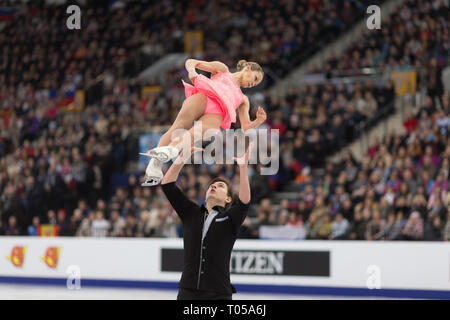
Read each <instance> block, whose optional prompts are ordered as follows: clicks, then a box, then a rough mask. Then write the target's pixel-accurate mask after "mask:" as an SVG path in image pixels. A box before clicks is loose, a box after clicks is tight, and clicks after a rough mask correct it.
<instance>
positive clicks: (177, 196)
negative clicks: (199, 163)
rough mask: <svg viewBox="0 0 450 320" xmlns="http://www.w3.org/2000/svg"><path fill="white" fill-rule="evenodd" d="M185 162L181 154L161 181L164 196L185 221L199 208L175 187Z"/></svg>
mask: <svg viewBox="0 0 450 320" xmlns="http://www.w3.org/2000/svg"><path fill="white" fill-rule="evenodd" d="M183 160H184V159H183V154H182V153H180V155H179V156H178V158H177V159H176V160H175V161H174V162H173V164H172V165H171V166H170V168H169V169H168V170H167V172H166V174H165V175H164V178H163V179H162V181H161V188H162V190H163V192H164V194H165V195H166V197H167V199H168V200H169V202H170V204H171V205H172V207H173V208H174V209H175V211H176V212H177V214H178V216H179V217H180V218H181V220H184V219H185V217H186V215H187V214H188V213H189V212H192V210H193V209H196V208H197V207H198V205H197V204H196V203H195V202H193V201H191V200H189V198H188V197H186V195H185V194H184V193H183V192H182V191H181V190H180V189H179V188H178V187H177V186H176V185H175V182H176V181H177V179H178V176H179V174H180V172H181V169H183V166H184V161H183Z"/></svg>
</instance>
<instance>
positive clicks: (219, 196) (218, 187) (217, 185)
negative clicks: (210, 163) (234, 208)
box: [206, 181, 231, 205]
mask: <svg viewBox="0 0 450 320" xmlns="http://www.w3.org/2000/svg"><path fill="white" fill-rule="evenodd" d="M211 199H214V200H216V201H219V202H220V203H222V202H223V204H224V205H225V204H226V203H230V202H231V197H229V196H228V187H227V185H226V183H225V182H223V181H216V182H214V183H212V184H211V185H210V186H209V188H208V190H207V191H206V201H209V200H211Z"/></svg>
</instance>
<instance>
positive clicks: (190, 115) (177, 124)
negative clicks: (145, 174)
mask: <svg viewBox="0 0 450 320" xmlns="http://www.w3.org/2000/svg"><path fill="white" fill-rule="evenodd" d="M205 108H206V95H205V94H204V93H202V92H199V93H196V94H193V95H192V96H190V97H189V98H187V99H186V100H184V101H183V105H182V106H181V110H180V112H179V113H178V115H177V117H176V119H175V121H174V123H173V124H172V126H171V127H170V129H169V130H168V131H167V132H166V133H164V135H163V136H162V137H161V139H160V140H159V142H158V147H163V146H167V145H169V144H170V142H171V140H172V133H173V131H174V130H176V129H188V128H190V127H192V124H193V123H194V121H195V120H197V119H199V118H200V117H201V116H202V114H203V112H204V111H205Z"/></svg>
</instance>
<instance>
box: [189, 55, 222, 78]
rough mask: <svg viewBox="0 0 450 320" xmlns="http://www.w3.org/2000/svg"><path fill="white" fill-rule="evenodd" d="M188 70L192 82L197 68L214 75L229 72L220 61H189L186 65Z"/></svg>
mask: <svg viewBox="0 0 450 320" xmlns="http://www.w3.org/2000/svg"><path fill="white" fill-rule="evenodd" d="M185 67H186V70H187V71H188V72H189V75H190V76H189V78H190V79H191V80H192V78H191V75H192V76H193V77H195V76H196V75H198V74H197V72H196V71H195V68H197V69H200V70H203V71H206V72H211V73H212V74H216V73H218V72H225V71H228V67H227V66H226V65H225V64H224V63H222V62H220V61H211V62H208V61H202V60H197V59H187V60H186V63H185Z"/></svg>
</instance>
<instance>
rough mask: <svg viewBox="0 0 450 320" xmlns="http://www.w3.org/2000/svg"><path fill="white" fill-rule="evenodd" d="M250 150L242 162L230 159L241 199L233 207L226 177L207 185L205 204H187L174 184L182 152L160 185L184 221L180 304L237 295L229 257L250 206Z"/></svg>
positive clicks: (230, 297) (180, 163) (181, 161)
mask: <svg viewBox="0 0 450 320" xmlns="http://www.w3.org/2000/svg"><path fill="white" fill-rule="evenodd" d="M251 146H252V145H251V144H250V146H249V148H248V149H247V151H246V153H245V155H244V156H243V157H242V158H239V159H237V158H234V160H236V161H237V162H238V165H239V174H240V183H239V197H238V199H237V201H236V204H234V205H232V204H231V202H232V190H231V184H230V183H229V182H228V180H226V179H224V178H215V179H213V180H212V181H211V182H210V183H209V186H208V189H207V192H206V199H205V203H206V205H202V206H199V205H197V204H196V203H195V202H193V201H191V200H189V199H188V198H187V197H186V195H185V194H184V193H183V192H182V191H181V190H180V189H179V188H178V187H177V186H176V185H175V181H176V180H177V178H178V175H179V173H180V171H181V169H182V168H183V165H184V161H183V160H181V159H182V157H183V155H182V154H180V156H179V157H178V158H177V159H176V160H175V161H174V163H173V164H172V165H171V167H170V168H169V169H168V170H167V172H166V174H165V175H164V178H163V180H162V181H161V187H162V190H163V192H164V194H165V195H166V197H167V199H168V200H169V202H170V203H171V204H172V207H173V208H174V209H175V211H176V212H177V214H178V216H179V217H180V218H181V221H182V223H183V244H184V266H183V273H182V276H181V280H180V283H179V285H178V288H179V290H178V296H177V299H178V300H232V294H233V293H235V292H236V290H235V288H234V287H233V286H232V285H231V283H230V257H231V251H232V249H233V245H234V242H235V241H236V237H237V233H238V231H239V228H240V226H241V224H242V223H243V221H244V219H245V217H246V215H247V211H248V208H249V205H250V184H249V181H248V174H247V165H248V157H249V151H250V149H251ZM196 149H197V150H196ZM192 150H193V151H194V152H195V151H199V149H198V148H193V149H192Z"/></svg>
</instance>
